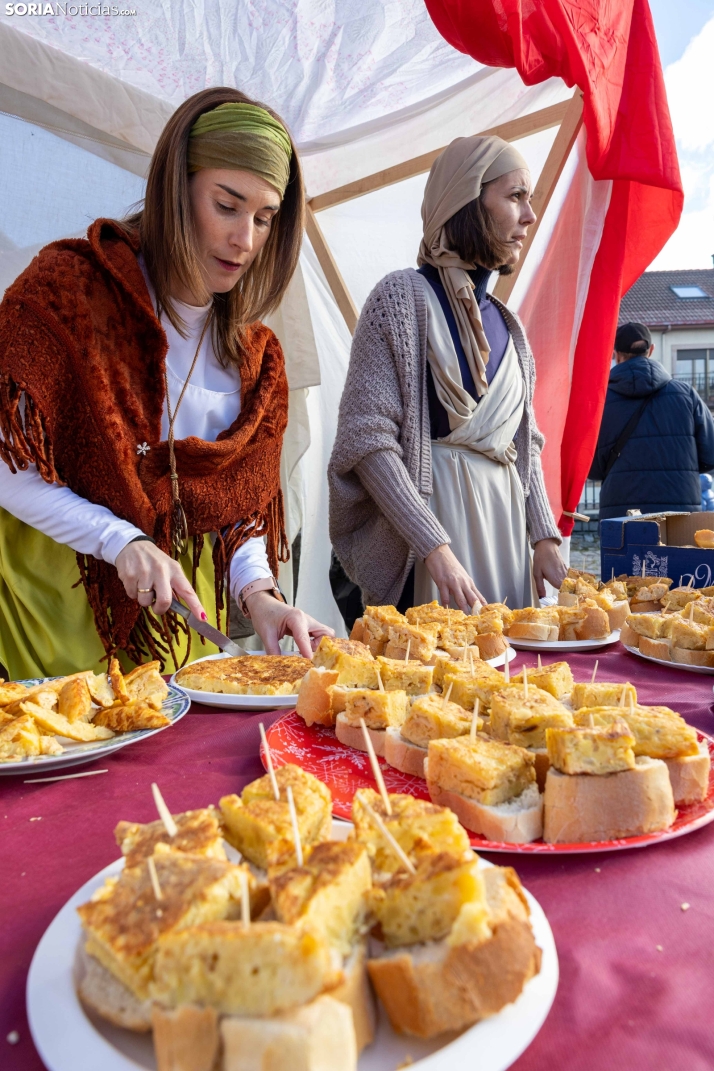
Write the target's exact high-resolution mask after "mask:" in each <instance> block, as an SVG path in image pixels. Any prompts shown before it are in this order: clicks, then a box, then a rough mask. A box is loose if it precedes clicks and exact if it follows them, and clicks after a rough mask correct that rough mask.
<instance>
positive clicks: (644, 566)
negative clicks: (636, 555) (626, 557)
mask: <svg viewBox="0 0 714 1071" xmlns="http://www.w3.org/2000/svg"><path fill="white" fill-rule="evenodd" d="M645 568H646V562H645V561H644V559H643V561H642V579H643V580H644V578H645Z"/></svg>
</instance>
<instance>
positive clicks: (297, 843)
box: [287, 785, 303, 866]
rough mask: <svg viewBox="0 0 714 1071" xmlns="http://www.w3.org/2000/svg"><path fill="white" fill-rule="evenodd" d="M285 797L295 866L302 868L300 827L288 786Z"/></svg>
mask: <svg viewBox="0 0 714 1071" xmlns="http://www.w3.org/2000/svg"><path fill="white" fill-rule="evenodd" d="M287 796H288V810H289V811H290V822H291V824H292V827H293V841H294V843H295V859H296V860H297V865H298V866H302V862H303V856H302V841H301V840H300V827H299V826H298V818H297V811H296V810H295V800H294V799H293V788H292V785H288V790H287Z"/></svg>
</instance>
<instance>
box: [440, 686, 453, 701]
mask: <svg viewBox="0 0 714 1071" xmlns="http://www.w3.org/2000/svg"><path fill="white" fill-rule="evenodd" d="M453 687H454V682H453V681H449V687H448V688H447V689H446V695H444V696H442V698H443V700H444V702H445V703H448V702H449V696H450V695H451V689H452V688H453Z"/></svg>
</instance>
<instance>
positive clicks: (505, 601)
mask: <svg viewBox="0 0 714 1071" xmlns="http://www.w3.org/2000/svg"><path fill="white" fill-rule="evenodd" d="M507 603H508V595H506V597H505V599H504V600H503V606H506V605H507Z"/></svg>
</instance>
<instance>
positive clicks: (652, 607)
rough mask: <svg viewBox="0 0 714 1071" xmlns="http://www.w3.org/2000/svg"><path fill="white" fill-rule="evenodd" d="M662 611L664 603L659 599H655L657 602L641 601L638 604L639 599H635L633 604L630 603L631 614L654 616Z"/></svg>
mask: <svg viewBox="0 0 714 1071" xmlns="http://www.w3.org/2000/svg"><path fill="white" fill-rule="evenodd" d="M661 609H662V603H661V601H660V600H659V599H655V600H652V599H650V600H649V601H644V600H642V601H639V602H638V600H637V599H633V600H632V602H631V603H630V613H631V614H653V613H655V612H656V611H657V610H661Z"/></svg>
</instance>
